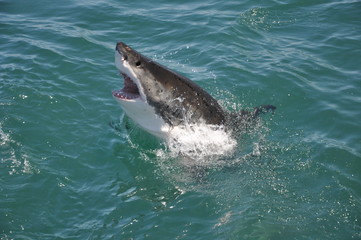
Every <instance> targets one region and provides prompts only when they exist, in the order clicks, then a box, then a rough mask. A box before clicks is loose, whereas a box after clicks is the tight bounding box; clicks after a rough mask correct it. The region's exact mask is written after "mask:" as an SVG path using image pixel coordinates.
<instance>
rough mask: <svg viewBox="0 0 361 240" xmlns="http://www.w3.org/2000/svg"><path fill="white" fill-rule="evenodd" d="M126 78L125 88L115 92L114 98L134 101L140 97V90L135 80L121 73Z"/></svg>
mask: <svg viewBox="0 0 361 240" xmlns="http://www.w3.org/2000/svg"><path fill="white" fill-rule="evenodd" d="M120 74H121V75H122V76H123V78H124V87H123V88H122V89H119V90H115V91H113V96H114V97H116V98H119V99H121V100H133V99H136V98H139V97H140V93H139V89H138V87H137V85H136V84H135V83H134V82H133V80H132V79H131V78H130V77H129V76H128V75H127V74H125V73H122V72H121V73H120Z"/></svg>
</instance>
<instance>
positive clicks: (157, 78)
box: [112, 42, 275, 138]
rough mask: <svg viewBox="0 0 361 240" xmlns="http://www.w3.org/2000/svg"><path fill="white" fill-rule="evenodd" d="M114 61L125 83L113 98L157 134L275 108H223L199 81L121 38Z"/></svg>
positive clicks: (230, 121)
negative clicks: (231, 110)
mask: <svg viewBox="0 0 361 240" xmlns="http://www.w3.org/2000/svg"><path fill="white" fill-rule="evenodd" d="M115 65H116V67H117V69H118V70H119V72H120V74H121V75H122V76H123V78H124V87H123V88H122V89H120V90H115V91H113V93H112V94H113V96H114V98H115V99H116V100H117V102H118V103H119V104H120V106H121V107H122V109H123V110H124V112H125V113H126V114H127V115H128V116H129V117H130V118H131V119H133V120H134V121H135V122H136V123H137V124H138V125H139V126H140V127H141V128H143V129H144V130H146V131H147V132H149V133H151V134H153V135H155V136H158V137H160V138H166V137H167V134H168V133H169V131H170V130H171V129H172V128H173V127H176V126H182V125H187V124H206V125H212V126H225V127H226V128H228V127H229V126H234V125H237V124H245V123H246V122H248V121H250V120H252V119H254V118H256V117H257V116H258V115H259V113H262V112H266V111H268V110H274V109H275V107H274V106H273V105H262V106H259V107H256V108H254V110H253V111H245V110H242V111H240V112H232V113H230V112H228V111H225V110H224V109H223V108H222V107H221V106H220V105H219V103H218V102H217V100H215V99H214V98H213V97H212V96H211V95H210V94H209V93H207V92H206V91H205V90H203V89H202V88H201V87H200V86H199V85H198V84H196V83H195V82H193V81H191V80H190V79H188V78H187V77H185V76H182V75H180V74H179V73H177V72H175V71H173V70H170V69H168V68H167V67H165V66H163V65H161V64H159V63H157V62H155V61H154V60H152V59H150V58H148V57H146V56H144V55H142V54H141V53H139V52H137V51H135V50H134V49H132V48H131V47H129V46H128V45H126V44H125V43H123V42H118V43H117V45H116V49H115Z"/></svg>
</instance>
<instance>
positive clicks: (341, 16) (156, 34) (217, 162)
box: [0, 0, 361, 240]
mask: <svg viewBox="0 0 361 240" xmlns="http://www.w3.org/2000/svg"><path fill="white" fill-rule="evenodd" d="M360 26H361V2H360V1H352V0H344V1H322V0H316V1H306V0H304V1H294V0H284V1H281V0H274V1H261V0H260V1H258V0H257V1H235V0H231V1H217V0H202V1H200V0H195V1H179V0H177V1H164V0H154V1H144V0H143V1H142V0H134V1H116V0H109V1H96V0H92V1H84V0H65V1H61V2H60V1H45V0H37V1H25V0H0V239H1V240H9V239H207V240H208V239H333V240H334V239H361V175H360V173H361V147H360V145H361V124H360V121H361V120H360V119H361V107H360V105H361V104H360V103H361V70H360V66H361V27H360ZM117 41H123V42H125V43H127V44H129V45H130V46H132V47H133V48H135V49H136V50H138V51H139V52H141V53H143V54H144V55H146V56H148V57H150V58H153V59H155V60H156V61H158V62H160V63H161V64H163V65H166V66H167V67H169V68H171V69H173V70H175V71H177V72H179V73H181V74H183V75H185V76H187V77H189V78H191V79H192V80H194V81H195V82H197V83H198V84H199V85H200V86H202V87H203V88H204V89H205V90H206V91H208V92H209V93H210V94H211V95H212V96H213V97H214V98H216V99H217V100H219V102H220V104H221V105H222V106H223V107H224V108H225V109H228V110H230V111H233V110H240V109H251V108H252V107H254V106H257V105H261V104H273V105H275V106H277V110H276V112H275V113H274V114H268V115H264V116H262V118H261V119H260V122H259V123H258V124H257V125H255V126H253V127H252V129H251V130H249V131H247V132H245V133H244V134H242V135H241V136H239V137H238V138H237V139H236V142H234V141H231V140H230V139H227V138H224V136H214V135H210V136H208V135H207V134H204V133H202V134H201V137H200V138H193V139H190V142H188V145H186V147H188V149H185V148H184V147H185V145H177V144H176V142H175V143H173V144H171V145H169V144H167V143H164V142H162V141H159V140H158V139H156V138H155V137H153V136H151V135H149V134H148V133H146V132H144V131H143V130H141V129H140V128H138V127H137V126H136V125H135V124H134V123H133V122H132V120H130V119H129V118H128V117H127V116H124V113H123V111H122V110H121V108H120V107H119V106H118V105H117V103H116V102H115V100H114V99H113V98H112V95H111V92H112V90H115V89H119V88H121V87H122V80H121V78H120V77H119V74H118V72H117V70H116V68H115V66H114V48H115V44H116V42H117ZM204 139H208V140H209V141H211V142H212V143H213V144H211V145H202V144H198V143H200V142H202V141H201V140H204ZM219 140H220V141H219ZM229 145H232V151H224V152H222V150H227V147H229ZM189 153H191V155H192V156H191V157H190V156H189ZM214 153H217V154H214ZM215 155H216V156H215Z"/></svg>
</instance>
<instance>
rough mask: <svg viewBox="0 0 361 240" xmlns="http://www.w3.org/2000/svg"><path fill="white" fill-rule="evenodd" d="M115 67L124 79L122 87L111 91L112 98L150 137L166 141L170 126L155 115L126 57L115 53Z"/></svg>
mask: <svg viewBox="0 0 361 240" xmlns="http://www.w3.org/2000/svg"><path fill="white" fill-rule="evenodd" d="M115 66H116V67H117V69H118V70H119V72H120V75H121V76H122V77H123V78H124V86H123V88H122V89H120V90H115V91H113V93H112V94H113V97H114V98H115V99H116V101H117V102H118V103H119V105H120V106H121V108H122V109H123V110H124V112H125V113H126V114H127V115H128V116H129V117H130V118H131V119H132V120H133V121H135V122H136V123H137V124H138V125H139V126H140V127H141V128H143V129H144V130H146V131H147V132H149V133H150V134H152V135H155V136H157V137H159V138H162V139H166V138H167V137H168V133H169V131H170V126H169V125H168V124H166V123H165V122H164V121H163V119H162V118H161V117H160V116H159V115H157V114H156V112H155V109H154V107H152V106H151V105H149V104H148V102H147V98H146V96H145V94H144V91H143V87H142V85H141V83H140V80H139V79H138V78H137V77H136V74H135V73H134V71H133V68H132V67H131V65H130V64H129V62H128V59H127V56H126V55H122V54H121V53H120V52H119V51H118V50H116V51H115Z"/></svg>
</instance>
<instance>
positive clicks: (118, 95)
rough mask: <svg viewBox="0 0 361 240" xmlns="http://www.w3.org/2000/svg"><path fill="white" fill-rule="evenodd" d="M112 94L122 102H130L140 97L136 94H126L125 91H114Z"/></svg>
mask: <svg viewBox="0 0 361 240" xmlns="http://www.w3.org/2000/svg"><path fill="white" fill-rule="evenodd" d="M112 94H113V96H114V97H116V98H120V99H123V100H132V99H136V98H138V97H139V96H140V95H139V94H136V93H130V92H126V91H124V89H121V90H115V91H113V93H112Z"/></svg>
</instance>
